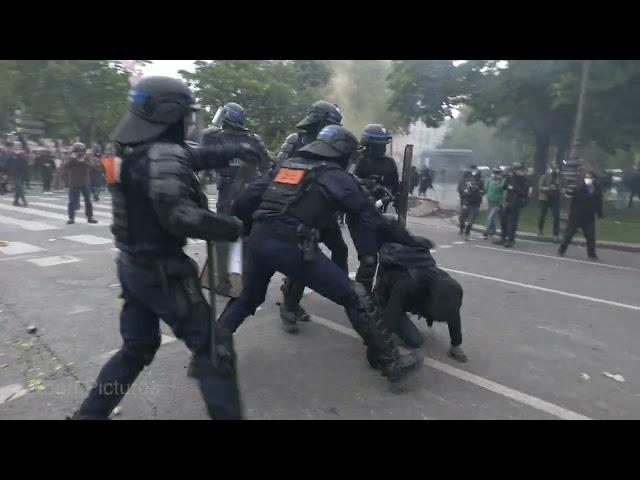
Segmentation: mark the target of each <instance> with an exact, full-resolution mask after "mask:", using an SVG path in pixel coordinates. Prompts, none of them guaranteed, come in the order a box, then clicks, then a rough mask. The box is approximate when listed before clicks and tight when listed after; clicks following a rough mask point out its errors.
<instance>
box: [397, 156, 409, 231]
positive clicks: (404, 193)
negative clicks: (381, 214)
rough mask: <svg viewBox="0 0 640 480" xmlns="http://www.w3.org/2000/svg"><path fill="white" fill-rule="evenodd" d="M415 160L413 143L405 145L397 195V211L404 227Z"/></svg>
mask: <svg viewBox="0 0 640 480" xmlns="http://www.w3.org/2000/svg"><path fill="white" fill-rule="evenodd" d="M412 161H413V145H407V146H406V147H404V158H403V160H402V181H401V182H400V192H399V193H398V195H396V207H397V208H396V211H397V212H398V220H399V221H400V223H401V224H402V226H403V227H406V226H407V211H408V210H409V192H410V191H411V162H412Z"/></svg>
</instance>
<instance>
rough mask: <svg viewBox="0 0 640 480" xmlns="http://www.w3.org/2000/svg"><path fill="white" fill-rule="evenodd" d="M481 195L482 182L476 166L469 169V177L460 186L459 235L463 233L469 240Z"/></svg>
mask: <svg viewBox="0 0 640 480" xmlns="http://www.w3.org/2000/svg"><path fill="white" fill-rule="evenodd" d="M483 195H484V184H483V183H482V175H481V173H480V172H479V171H478V169H477V168H476V169H474V170H472V171H471V177H469V179H468V180H467V181H466V182H465V183H464V185H463V187H462V200H461V201H462V208H461V210H460V235H462V234H464V236H465V237H464V238H465V240H469V235H470V234H471V227H472V226H473V222H474V221H475V220H476V217H477V216H478V211H479V210H480V204H481V203H482V196H483Z"/></svg>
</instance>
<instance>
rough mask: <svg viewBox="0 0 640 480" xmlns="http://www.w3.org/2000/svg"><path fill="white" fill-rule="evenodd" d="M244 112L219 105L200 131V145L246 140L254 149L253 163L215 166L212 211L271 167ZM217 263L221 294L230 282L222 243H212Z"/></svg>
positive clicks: (238, 161) (226, 204)
mask: <svg viewBox="0 0 640 480" xmlns="http://www.w3.org/2000/svg"><path fill="white" fill-rule="evenodd" d="M245 122H246V118H245V111H244V108H242V106H241V105H239V104H237V103H233V102H231V103H227V104H225V105H224V106H222V107H220V108H219V109H218V111H217V112H216V116H215V118H214V121H213V123H214V125H213V126H212V127H211V128H208V129H206V130H205V131H203V132H202V139H201V142H200V143H201V145H202V146H205V147H206V146H207V145H211V144H212V143H220V142H222V143H225V144H232V145H239V144H241V143H247V144H249V145H251V147H252V148H253V149H254V150H255V151H256V152H258V156H259V158H258V162H257V164H247V163H246V162H243V161H242V160H241V159H240V158H234V159H232V160H231V162H230V163H229V165H228V166H226V167H223V168H219V169H216V172H217V174H218V185H217V188H218V199H217V202H216V212H217V213H223V214H228V213H229V210H230V206H231V202H232V201H233V199H234V198H237V197H238V195H239V194H240V193H241V192H242V190H244V188H245V187H246V186H247V185H248V184H249V183H251V182H252V181H253V180H255V179H256V178H257V177H258V176H260V174H262V173H264V172H266V171H267V170H268V169H269V168H271V165H272V162H271V156H270V155H269V152H268V151H267V149H266V147H265V145H264V142H263V141H262V139H261V138H260V136H259V135H257V134H255V133H252V132H251V131H249V129H248V128H246V127H245ZM216 253H217V259H218V262H217V266H218V272H217V273H218V278H219V283H218V285H217V286H216V291H217V292H218V293H220V294H223V295H231V283H230V281H229V275H228V272H227V271H226V265H227V261H226V259H227V254H228V252H227V249H226V245H224V244H219V245H216Z"/></svg>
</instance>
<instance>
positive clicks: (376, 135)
mask: <svg viewBox="0 0 640 480" xmlns="http://www.w3.org/2000/svg"><path fill="white" fill-rule="evenodd" d="M389 142H391V134H390V133H389V130H387V129H386V128H385V127H384V125H382V124H380V123H370V124H369V125H367V126H366V127H364V130H363V132H362V136H361V139H360V143H361V144H362V145H363V146H367V145H372V144H378V145H387V144H388V143H389Z"/></svg>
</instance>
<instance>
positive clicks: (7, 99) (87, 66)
mask: <svg viewBox="0 0 640 480" xmlns="http://www.w3.org/2000/svg"><path fill="white" fill-rule="evenodd" d="M128 89H129V82H128V75H127V73H126V72H125V70H124V69H123V68H122V67H120V66H119V65H118V64H116V63H114V62H112V61H109V60H3V61H0V107H1V108H2V115H1V116H0V129H2V130H3V131H6V130H8V129H9V128H10V127H11V116H12V112H13V111H14V110H15V109H18V108H19V109H23V110H25V111H26V112H27V113H28V115H29V116H30V117H31V118H32V119H34V120H38V121H42V122H44V124H45V132H46V136H49V137H56V138H57V137H62V138H66V139H71V138H74V137H76V136H79V137H80V138H81V140H83V141H84V142H87V143H92V142H94V141H99V142H105V141H107V139H108V135H109V133H110V132H111V130H112V129H113V127H114V126H115V124H116V123H117V121H118V120H119V118H120V117H121V116H122V115H123V114H124V112H125V111H126V108H127V102H126V98H127V91H128Z"/></svg>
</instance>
